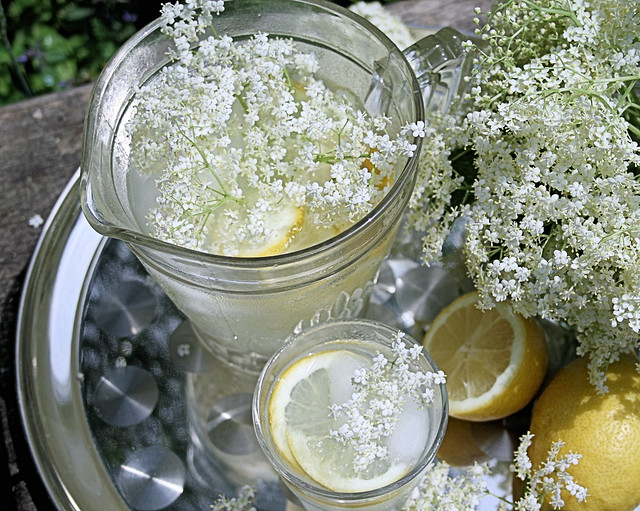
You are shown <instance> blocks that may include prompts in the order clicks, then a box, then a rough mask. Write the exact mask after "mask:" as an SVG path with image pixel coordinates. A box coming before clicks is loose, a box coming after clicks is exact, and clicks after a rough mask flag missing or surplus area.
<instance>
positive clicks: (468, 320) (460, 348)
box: [423, 292, 548, 421]
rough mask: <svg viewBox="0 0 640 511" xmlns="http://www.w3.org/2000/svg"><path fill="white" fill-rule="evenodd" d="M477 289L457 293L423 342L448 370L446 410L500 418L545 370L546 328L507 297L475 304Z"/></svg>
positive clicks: (521, 403)
mask: <svg viewBox="0 0 640 511" xmlns="http://www.w3.org/2000/svg"><path fill="white" fill-rule="evenodd" d="M477 303H478V295H477V293H475V292H474V293H468V294H466V295H463V296H461V297H459V298H458V299H457V300H455V301H454V302H453V303H452V304H451V305H449V306H448V307H447V308H445V309H444V310H443V311H442V312H441V313H440V314H439V315H438V316H437V317H436V319H435V320H434V321H433V323H432V324H431V326H430V328H429V330H428V331H427V334H426V335H425V337H424V341H423V344H424V347H425V349H426V350H427V351H428V352H429V353H430V354H431V356H432V357H433V359H434V360H435V362H436V364H437V365H438V367H439V368H440V369H442V370H443V371H444V372H445V373H446V375H447V384H446V386H447V392H448V394H449V414H450V415H451V416H453V417H457V418H460V419H467V420H475V421H488V420H494V419H500V418H503V417H506V416H508V415H511V414H513V413H515V412H517V411H518V410H520V409H522V408H523V407H525V406H526V405H527V404H528V403H529V402H530V401H531V399H532V398H533V397H534V395H535V393H536V392H537V391H538V389H539V388H540V385H541V383H542V380H543V379H544V376H545V374H546V371H547V364H548V357H547V350H546V342H545V337H544V333H543V332H542V329H541V328H540V326H539V325H538V323H537V322H536V321H535V320H534V319H532V318H524V317H523V316H521V315H519V314H517V313H515V312H514V311H513V310H512V308H511V306H510V305H509V304H508V303H500V304H498V305H497V306H496V307H495V308H493V309H491V310H480V309H479V308H478V307H477Z"/></svg>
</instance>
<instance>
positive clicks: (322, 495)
mask: <svg viewBox="0 0 640 511" xmlns="http://www.w3.org/2000/svg"><path fill="white" fill-rule="evenodd" d="M349 325H354V326H360V327H362V326H364V327H366V328H369V329H374V330H377V331H384V332H385V333H388V334H393V335H395V333H396V332H398V331H399V329H397V328H393V327H391V326H389V325H386V324H384V323H381V322H378V321H375V320H370V319H366V318H355V319H349V320H344V319H342V320H329V321H327V322H325V323H321V324H318V325H315V326H313V327H311V328H308V329H305V330H302V331H301V332H299V333H296V334H292V335H290V336H289V337H288V338H287V340H286V341H285V342H284V343H283V345H282V346H281V347H280V348H279V349H278V351H276V352H275V353H274V355H273V356H272V357H271V358H270V359H269V361H268V362H267V363H266V364H265V366H264V368H263V369H262V371H261V372H260V376H259V377H258V382H257V384H256V389H255V392H254V395H253V400H252V416H253V424H254V430H255V433H256V438H257V440H258V444H259V445H260V447H261V449H262V450H263V452H264V453H265V456H266V457H267V458H268V460H269V462H270V463H271V464H272V465H273V466H274V468H275V470H276V472H277V473H278V474H279V475H280V476H281V477H282V478H283V479H285V480H286V481H287V482H289V483H291V484H292V485H293V486H295V487H299V488H301V489H302V490H303V491H305V492H306V493H308V494H310V495H311V496H312V498H316V499H319V500H323V499H331V500H334V501H336V502H341V503H345V504H349V503H355V502H358V501H363V500H370V499H376V498H379V497H381V496H383V495H385V494H389V493H393V492H395V491H398V490H400V489H401V488H402V487H403V486H405V485H406V484H407V483H408V482H409V481H410V480H412V479H414V478H415V477H417V476H418V475H419V474H420V472H422V471H423V470H424V469H425V468H426V467H427V466H428V465H429V463H431V462H432V461H433V459H434V458H435V456H436V452H437V451H438V449H439V447H440V444H441V443H442V438H443V437H444V434H445V430H446V426H447V422H448V417H449V402H448V396H447V391H446V387H445V385H444V384H439V385H438V387H439V389H440V392H439V395H440V402H438V403H436V402H434V403H433V404H434V405H436V404H437V405H438V406H439V408H440V417H439V422H438V424H437V425H436V428H437V434H436V436H435V437H434V440H433V442H432V443H431V444H430V445H428V446H426V447H425V449H424V450H423V452H422V454H421V456H420V458H418V460H416V462H415V463H414V464H413V466H412V467H411V468H410V469H409V471H408V472H407V473H406V474H405V475H403V476H402V477H400V478H398V479H396V480H395V481H393V482H392V483H389V484H387V485H385V486H381V487H379V488H375V489H373V490H367V491H361V492H338V491H333V490H330V489H328V488H325V487H323V486H321V485H320V484H317V483H313V482H312V481H311V480H310V479H308V478H306V479H303V478H302V477H300V476H299V475H298V474H297V473H296V472H295V471H294V470H292V469H291V468H290V467H289V465H288V464H287V463H285V462H283V461H282V460H281V459H280V458H279V457H278V456H276V455H275V454H274V451H277V447H276V446H275V445H273V442H272V440H271V435H268V434H267V431H265V430H264V429H263V427H262V426H263V423H264V422H266V421H263V414H262V413H261V412H260V408H261V407H260V401H261V398H262V396H263V395H264V393H265V392H267V391H270V390H271V386H269V388H265V385H264V381H265V378H266V375H267V372H268V371H269V369H270V368H271V367H272V366H273V365H274V364H275V363H276V362H277V361H278V360H279V359H280V358H282V356H283V353H285V352H286V351H287V349H288V347H289V346H293V345H294V344H295V341H296V340H297V339H299V338H300V337H301V336H304V335H305V334H306V333H307V332H310V331H317V330H321V329H325V328H336V327H340V326H343V327H346V326H349ZM330 340H334V339H330ZM330 340H328V341H327V342H329V341H330ZM403 340H405V341H408V342H411V343H415V344H419V345H420V343H418V341H416V339H414V338H413V337H412V336H410V335H409V334H406V335H405V337H403ZM285 354H286V353H285ZM422 355H423V356H424V357H425V359H426V361H427V363H428V365H429V366H430V367H431V370H437V369H438V366H437V364H436V363H435V361H434V360H433V358H432V357H431V355H430V354H429V353H428V352H426V351H425V350H422ZM296 358H297V357H296ZM292 362H293V359H292V360H291V361H289V363H286V364H285V365H284V367H283V368H282V371H281V372H284V371H285V370H286V369H287V368H288V367H289V366H290V364H291V363H292Z"/></svg>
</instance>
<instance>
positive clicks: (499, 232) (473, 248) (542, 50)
mask: <svg viewBox="0 0 640 511" xmlns="http://www.w3.org/2000/svg"><path fill="white" fill-rule="evenodd" d="M638 19H640V4H639V3H638V2H630V1H628V0H597V1H595V0H571V1H566V0H544V1H542V0H540V1H529V0H527V1H510V2H504V3H503V4H501V5H498V7H497V8H496V9H495V10H494V11H493V12H491V13H490V14H489V15H488V24H487V25H486V26H485V27H483V28H481V29H478V35H479V36H480V37H481V38H482V39H484V46H482V49H481V50H478V52H479V56H478V57H477V59H476V70H475V72H474V76H472V77H471V78H470V80H469V81H470V83H469V92H468V97H467V98H466V104H464V105H463V108H464V109H465V111H464V112H462V111H461V112H450V113H449V115H448V116H444V117H440V118H437V119H433V120H432V122H431V123H430V127H429V128H428V129H427V130H426V140H425V142H424V145H423V151H422V153H421V155H420V174H419V177H418V185H417V189H416V194H415V195H414V197H413V199H412V203H411V207H412V212H411V213H410V215H409V216H410V222H411V223H412V225H413V226H415V227H416V228H417V229H419V230H420V231H423V232H424V234H425V237H424V244H423V246H424V254H423V255H424V259H425V261H426V262H432V261H433V260H435V259H438V258H439V257H441V256H442V245H443V243H444V242H445V240H446V239H447V236H448V235H449V233H450V232H451V229H452V227H453V225H454V222H459V223H460V222H462V223H463V224H464V231H465V236H464V242H463V245H462V251H463V253H464V256H465V259H466V263H467V269H468V272H469V274H470V276H471V277H472V278H473V280H474V282H475V285H476V287H477V289H478V290H479V292H480V294H481V297H482V304H483V306H484V307H492V306H494V305H495V304H496V303H497V302H502V301H505V300H510V301H511V302H512V303H513V306H514V308H515V310H516V311H517V312H519V313H521V314H523V315H525V316H539V317H542V318H545V319H549V320H553V321H559V322H566V323H567V324H568V325H569V326H570V327H571V328H572V329H573V330H574V331H575V332H576V335H577V339H578V343H579V346H578V354H579V355H587V354H588V355H589V356H590V363H591V373H590V376H591V379H592V382H593V383H594V384H595V385H597V387H598V389H599V390H600V391H605V390H606V382H605V373H606V368H607V366H608V364H609V363H611V362H613V361H615V360H616V359H617V358H618V357H619V355H620V354H621V353H625V352H630V351H633V349H634V348H636V347H638V339H639V337H640V335H639V334H640V181H639V180H638V176H639V175H640V148H639V146H638V141H639V140H640V99H638V85H637V84H638V83H639V82H638V80H640V67H639V66H640V38H639V37H638Z"/></svg>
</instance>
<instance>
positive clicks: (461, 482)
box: [402, 462, 490, 511]
mask: <svg viewBox="0 0 640 511" xmlns="http://www.w3.org/2000/svg"><path fill="white" fill-rule="evenodd" d="M489 473H490V471H489V466H488V465H487V464H486V463H482V464H480V463H474V464H473V465H472V466H470V467H468V468H467V469H466V470H465V471H464V472H463V473H462V474H460V475H456V476H451V475H450V467H449V465H448V464H447V463H444V462H437V463H435V464H434V465H432V466H431V467H429V469H428V471H427V472H426V474H425V475H424V476H423V477H422V479H421V480H420V483H419V484H418V487H417V489H416V491H414V492H413V494H412V495H411V497H410V498H409V499H408V500H407V501H406V502H405V504H404V506H403V507H402V510H403V511H431V510H434V509H437V510H438V511H460V510H462V509H465V510H469V509H476V507H477V506H478V504H479V503H480V499H481V498H482V497H484V496H485V495H486V494H487V492H488V489H487V483H486V477H487V476H488V475H489Z"/></svg>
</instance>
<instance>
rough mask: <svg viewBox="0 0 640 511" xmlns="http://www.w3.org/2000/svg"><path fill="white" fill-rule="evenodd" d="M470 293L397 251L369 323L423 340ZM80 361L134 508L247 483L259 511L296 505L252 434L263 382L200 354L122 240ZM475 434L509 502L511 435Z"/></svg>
mask: <svg viewBox="0 0 640 511" xmlns="http://www.w3.org/2000/svg"><path fill="white" fill-rule="evenodd" d="M468 285H469V284H468V283H467V282H465V281H464V280H460V279H458V278H457V277H456V276H455V275H452V273H451V272H449V271H445V270H444V269H443V268H441V267H437V266H434V267H430V268H426V267H424V266H420V265H419V264H418V263H416V262H414V261H413V260H412V258H410V257H406V256H405V255H403V254H395V255H392V256H391V257H390V258H389V259H387V261H385V263H384V264H383V267H382V268H381V271H380V275H379V278H378V282H377V284H376V285H375V287H374V289H373V293H372V297H371V301H370V304H369V307H368V311H367V314H366V315H367V316H368V317H370V318H372V319H376V320H378V321H382V322H385V323H387V324H390V325H391V326H397V327H399V328H402V329H403V330H405V331H407V332H408V333H410V334H411V335H413V336H414V337H415V338H417V339H421V338H422V336H423V334H424V329H425V327H426V326H427V325H428V324H429V323H430V321H431V320H432V319H433V318H434V317H435V315H436V314H437V313H438V312H439V311H440V310H441V309H442V308H443V307H445V306H446V305H447V304H448V303H450V302H451V301H452V300H453V299H454V298H455V297H456V296H458V295H459V294H460V293H462V292H464V291H465V290H467V289H468ZM80 364H81V370H82V372H83V374H84V386H83V391H84V401H85V406H86V414H87V418H88V423H89V426H90V428H91V430H92V432H93V436H94V440H95V444H96V447H97V449H98V451H99V452H100V454H101V456H102V458H103V460H104V463H105V465H106V466H107V468H108V470H109V472H110V474H111V475H112V478H113V481H114V484H115V485H116V487H117V488H118V489H119V491H120V493H121V495H122V496H123V498H124V499H125V500H126V501H127V503H128V504H129V505H130V506H131V508H133V509H139V510H158V509H171V510H192V509H207V508H209V506H210V505H211V504H212V503H215V502H216V501H217V500H218V498H219V496H220V495H225V496H230V497H233V496H235V495H237V493H238V491H239V490H240V488H241V487H242V486H243V485H244V484H250V485H251V486H252V487H253V488H254V489H255V490H256V504H257V506H258V508H259V509H261V510H265V511H267V510H273V511H279V510H284V509H291V508H292V507H295V506H293V504H292V502H291V500H290V499H291V497H290V496H289V495H288V493H287V492H286V490H285V489H284V487H283V486H282V485H280V483H279V481H278V478H277V476H276V475H275V473H274V472H273V471H272V469H271V468H270V466H269V465H268V463H266V460H265V459H264V458H263V455H262V452H261V451H260V449H259V448H258V446H257V445H256V443H255V439H254V437H253V427H252V423H251V406H250V405H251V394H252V391H253V385H254V381H255V378H256V377H257V375H254V374H247V375H244V376H243V375H238V374H237V371H226V370H225V365H224V364H223V363H220V362H218V360H217V359H216V358H214V357H213V356H211V355H210V354H209V353H208V352H207V351H206V349H203V348H202V346H201V344H200V343H199V342H198V341H197V340H196V338H195V336H194V334H193V332H192V330H191V327H190V325H189V323H188V321H186V320H185V319H184V316H183V315H182V314H181V313H180V312H179V311H178V310H177V309H176V308H175V307H174V305H173V304H172V303H171V301H170V300H169V299H168V298H167V297H166V295H164V293H163V292H162V291H161V290H160V288H159V287H158V286H157V285H156V284H155V282H154V281H153V280H152V279H151V278H150V277H149V276H148V275H147V274H146V272H145V271H144V269H143V268H142V266H141V265H140V263H139V262H138V260H137V259H136V258H135V256H134V255H133V254H132V253H131V252H130V251H129V250H128V249H127V247H126V246H125V245H124V244H123V243H122V242H119V241H116V240H110V241H108V242H107V243H106V245H105V248H104V250H103V252H102V254H101V256H100V258H99V261H98V263H97V266H96V269H95V272H94V274H93V278H92V281H91V283H90V287H89V291H88V293H87V303H86V304H85V311H84V321H83V325H82V331H81V336H80ZM516 420H517V418H516ZM515 426H517V424H515ZM472 434H473V435H474V438H475V442H476V444H477V445H478V446H479V448H480V449H481V450H482V452H483V453H484V455H485V456H484V457H485V458H489V459H491V460H492V463H493V464H495V465H496V466H497V465H499V464H500V463H502V464H504V468H505V470H501V469H500V467H498V466H497V467H496V468H497V469H496V470H494V473H495V474H496V475H495V477H494V479H495V480H494V481H491V482H490V485H491V486H492V491H494V492H495V493H497V494H499V495H508V494H510V492H511V488H510V486H511V482H510V478H509V477H508V475H507V471H508V470H507V469H508V463H509V460H510V459H511V455H512V453H513V435H511V434H510V433H508V432H507V430H505V426H504V424H503V423H492V424H488V425H482V426H478V427H477V428H474V431H473V432H472ZM287 497H289V498H287ZM491 508H495V503H491V506H490V507H488V508H487V509H491Z"/></svg>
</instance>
